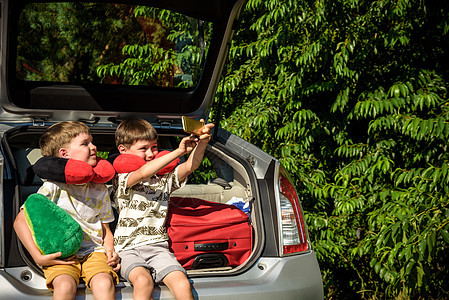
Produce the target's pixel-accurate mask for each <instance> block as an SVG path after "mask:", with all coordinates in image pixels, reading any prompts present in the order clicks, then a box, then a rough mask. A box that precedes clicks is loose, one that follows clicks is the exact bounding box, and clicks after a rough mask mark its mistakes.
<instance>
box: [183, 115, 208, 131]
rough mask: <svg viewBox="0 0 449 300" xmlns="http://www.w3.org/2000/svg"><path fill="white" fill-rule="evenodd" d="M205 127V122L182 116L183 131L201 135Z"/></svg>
mask: <svg viewBox="0 0 449 300" xmlns="http://www.w3.org/2000/svg"><path fill="white" fill-rule="evenodd" d="M203 127H204V122H200V121H198V120H195V119H192V118H189V117H186V116H182V129H183V130H184V131H185V132H187V133H191V134H194V135H201V129H203Z"/></svg>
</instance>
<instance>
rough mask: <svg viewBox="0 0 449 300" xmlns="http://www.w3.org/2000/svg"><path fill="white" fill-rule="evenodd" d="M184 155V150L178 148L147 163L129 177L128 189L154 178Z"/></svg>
mask: <svg viewBox="0 0 449 300" xmlns="http://www.w3.org/2000/svg"><path fill="white" fill-rule="evenodd" d="M184 154H185V153H184V152H183V151H182V149H180V148H178V149H176V150H174V151H171V152H170V153H168V154H166V155H164V156H161V157H158V158H155V159H153V160H151V161H149V162H147V163H146V164H144V165H143V166H142V167H140V168H139V169H138V170H136V171H134V172H132V173H131V174H130V175H129V177H128V181H127V182H126V187H132V186H133V185H135V184H137V183H139V182H141V181H143V180H145V179H147V178H149V177H151V176H153V175H154V174H156V173H157V172H158V171H159V170H161V169H162V168H163V167H165V166H166V165H168V164H169V163H170V162H172V161H173V160H175V159H177V158H178V157H180V156H182V155H184Z"/></svg>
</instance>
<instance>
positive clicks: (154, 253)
mask: <svg viewBox="0 0 449 300" xmlns="http://www.w3.org/2000/svg"><path fill="white" fill-rule="evenodd" d="M119 256H120V258H121V260H122V261H121V264H122V267H121V269H120V275H121V276H122V277H123V278H125V279H126V280H128V281H129V278H128V275H129V272H131V270H132V269H134V268H135V267H144V268H147V269H148V270H149V271H150V273H151V276H152V277H153V280H154V282H155V283H159V282H161V281H162V279H164V277H165V276H167V275H168V274H169V273H171V272H173V271H181V272H183V273H184V274H186V275H187V273H186V270H184V268H183V267H182V266H181V265H180V264H179V262H178V261H177V260H176V257H175V255H174V254H173V253H171V252H170V250H169V249H168V242H157V243H153V244H148V245H144V246H140V247H136V248H134V249H130V250H125V251H121V252H120V253H119Z"/></svg>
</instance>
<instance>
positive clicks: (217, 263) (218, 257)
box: [192, 253, 229, 269]
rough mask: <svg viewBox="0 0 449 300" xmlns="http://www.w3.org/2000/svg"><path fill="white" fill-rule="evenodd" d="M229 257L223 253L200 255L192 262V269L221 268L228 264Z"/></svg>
mask: <svg viewBox="0 0 449 300" xmlns="http://www.w3.org/2000/svg"><path fill="white" fill-rule="evenodd" d="M228 263H229V262H228V259H227V258H226V256H225V255H224V254H222V253H207V254H200V255H198V256H197V257H196V258H195V260H194V261H193V264H192V269H208V268H221V267H226V266H227V265H228Z"/></svg>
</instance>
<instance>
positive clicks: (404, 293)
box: [215, 0, 449, 299]
mask: <svg viewBox="0 0 449 300" xmlns="http://www.w3.org/2000/svg"><path fill="white" fill-rule="evenodd" d="M448 16H449V5H448V4H446V3H444V2H439V1H433V0H427V1H414V0H400V1H361V0H339V1H324V0H317V1H297V0H287V1H282V0H269V1H260V0H249V1H248V2H247V4H246V8H245V10H244V11H243V16H242V18H241V26H240V28H239V30H238V31H237V32H236V34H235V36H234V40H233V43H232V47H231V50H230V55H229V68H228V70H227V76H226V79H225V80H226V81H225V84H224V93H225V95H226V100H225V103H224V107H223V110H222V113H223V116H222V118H223V119H224V121H222V123H221V126H223V127H224V128H225V129H227V130H229V131H231V132H233V133H235V134H237V135H239V136H241V137H243V138H244V139H246V140H248V141H250V142H252V143H254V144H256V145H258V146H259V147H261V148H262V149H264V150H265V151H267V152H268V153H271V154H272V155H273V156H275V157H278V158H279V159H280V160H281V162H282V163H283V165H284V167H285V168H286V169H287V170H288V172H289V173H290V174H291V175H292V177H293V178H294V180H295V181H296V187H297V189H298V192H299V193H300V194H301V196H302V198H303V207H304V210H305V214H306V220H307V223H308V227H309V230H310V235H311V238H312V240H313V244H314V248H315V251H316V253H317V255H318V259H319V262H320V267H321V270H322V275H323V280H324V284H325V292H326V298H337V299H354V298H360V299H375V298H389V299H391V298H401V299H409V298H447V297H448V296H449V285H448V283H447V282H448V279H449V276H448V275H449V265H448V263H447V261H449V260H448V254H447V253H448V249H449V244H448V243H449V207H448V204H449V200H448V192H449V188H448V186H449V177H448V163H449V154H448V151H447V150H448V149H447V141H448V139H449V120H448V115H449V100H448V94H447V89H448V78H449V73H448V70H449V65H448V62H447V59H446V56H447V51H448V49H449V39H448V29H449V18H448ZM219 92H221V85H220V87H219ZM215 113H216V111H215ZM215 117H216V116H215Z"/></svg>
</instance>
